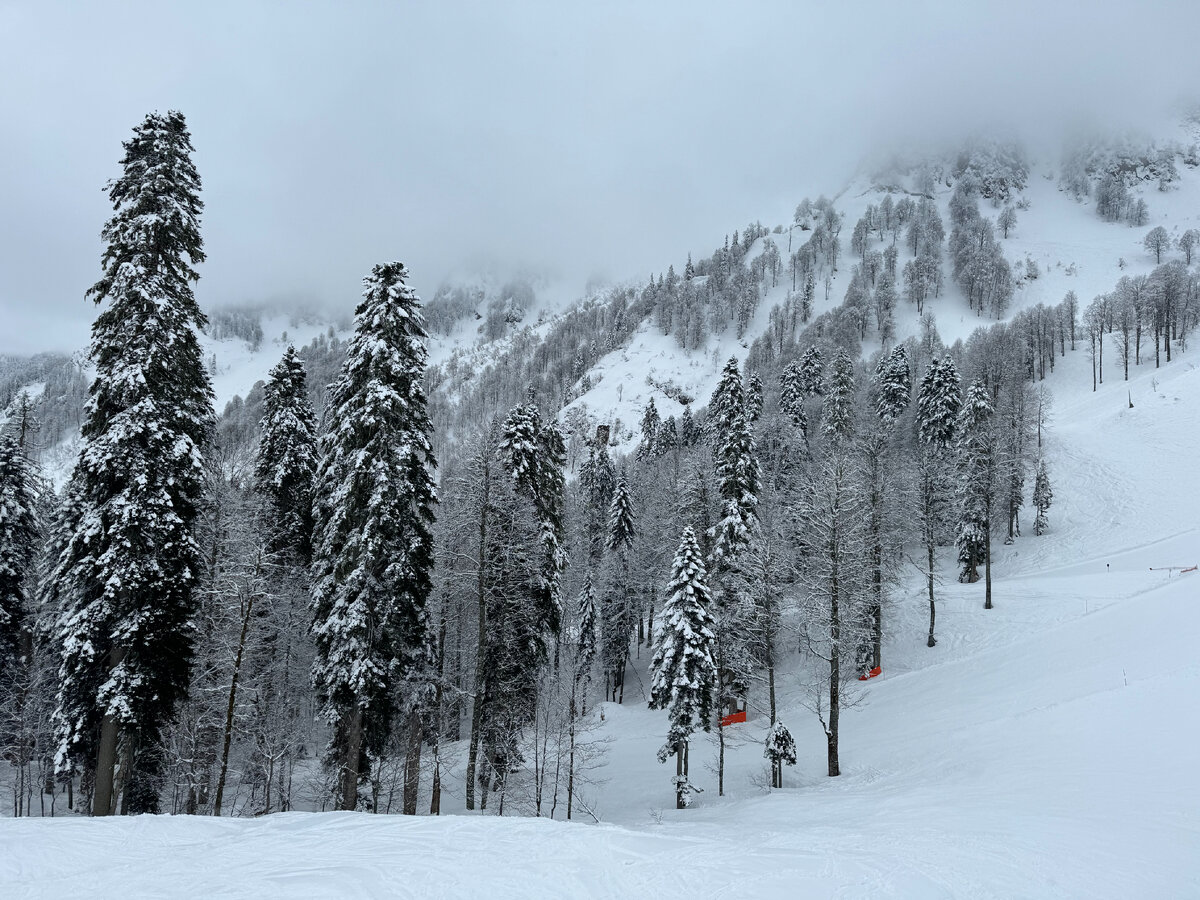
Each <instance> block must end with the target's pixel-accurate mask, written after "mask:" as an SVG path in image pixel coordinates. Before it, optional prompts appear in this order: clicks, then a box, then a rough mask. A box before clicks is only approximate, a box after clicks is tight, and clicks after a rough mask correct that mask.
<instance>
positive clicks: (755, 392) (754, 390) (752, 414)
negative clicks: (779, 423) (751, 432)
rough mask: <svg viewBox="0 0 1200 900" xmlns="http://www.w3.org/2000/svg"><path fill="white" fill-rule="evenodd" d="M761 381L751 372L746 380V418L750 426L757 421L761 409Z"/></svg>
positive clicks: (758, 376)
mask: <svg viewBox="0 0 1200 900" xmlns="http://www.w3.org/2000/svg"><path fill="white" fill-rule="evenodd" d="M763 394H764V388H763V380H762V376H760V375H759V374H758V373H757V372H751V373H750V377H749V378H747V379H746V417H747V418H748V419H749V420H750V422H751V424H753V423H754V422H757V421H758V417H759V416H760V415H762V409H763Z"/></svg>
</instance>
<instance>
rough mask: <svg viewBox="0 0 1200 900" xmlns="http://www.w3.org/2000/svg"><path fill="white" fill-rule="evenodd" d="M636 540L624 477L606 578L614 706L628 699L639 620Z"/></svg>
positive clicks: (607, 656)
mask: <svg viewBox="0 0 1200 900" xmlns="http://www.w3.org/2000/svg"><path fill="white" fill-rule="evenodd" d="M635 537H636V521H635V518H634V511H633V499H632V497H631V496H630V492H629V482H628V481H627V480H626V478H625V477H624V476H621V477H620V478H618V479H617V487H616V490H614V491H613V498H612V504H611V506H610V507H609V513H608V536H607V538H606V547H607V548H608V551H609V558H608V565H607V566H606V570H605V578H604V595H603V596H604V601H603V613H602V617H603V621H602V623H601V634H602V637H603V660H604V675H605V683H606V684H607V686H608V692H609V694H610V695H611V696H610V699H612V701H613V702H615V703H621V702H623V700H624V697H625V668H626V666H627V665H628V662H629V640H630V638H631V636H632V634H633V630H634V625H635V621H636V618H637V603H636V597H635V592H636V585H635V579H634V578H633V573H631V572H630V566H629V563H630V557H629V553H630V550H631V549H632V548H633V543H634V538H635Z"/></svg>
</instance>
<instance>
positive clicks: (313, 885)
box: [0, 352, 1200, 898]
mask: <svg viewBox="0 0 1200 900" xmlns="http://www.w3.org/2000/svg"><path fill="white" fill-rule="evenodd" d="M1087 374H1088V368H1087V361H1086V359H1085V358H1084V354H1083V353H1082V352H1076V353H1074V354H1068V356H1067V359H1066V363H1065V364H1064V365H1062V366H1061V367H1060V368H1059V370H1058V371H1057V372H1056V373H1055V374H1054V375H1053V376H1052V377H1051V379H1050V380H1049V382H1048V383H1049V384H1050V386H1051V388H1052V389H1053V390H1054V392H1055V396H1056V398H1057V404H1056V407H1055V410H1056V413H1055V430H1054V432H1053V437H1052V439H1051V443H1050V445H1049V447H1048V448H1047V456H1048V460H1049V463H1050V465H1051V466H1052V469H1053V471H1054V472H1055V476H1056V496H1057V497H1058V498H1059V501H1058V502H1057V503H1056V505H1055V507H1054V508H1053V509H1052V525H1051V527H1052V531H1051V534H1049V535H1047V536H1045V537H1042V538H1036V537H1032V536H1026V537H1022V538H1019V539H1018V540H1017V541H1016V542H1015V543H1014V544H1012V545H1011V546H1008V547H1004V548H1000V549H1001V552H1000V554H999V555H998V560H997V565H996V582H995V596H996V608H995V609H994V610H991V611H988V612H985V611H984V610H983V609H982V600H981V587H980V586H979V585H974V586H971V585H958V584H954V583H948V584H946V585H944V586H943V588H942V590H943V598H944V599H943V600H942V604H941V609H942V612H941V616H940V619H939V621H940V623H941V624H940V627H941V633H942V640H941V641H940V642H939V644H938V646H937V647H936V648H933V649H928V648H926V647H925V646H924V643H923V641H922V640H921V637H922V634H923V625H924V622H923V616H924V607H923V601H922V597H921V589H920V585H919V583H917V580H916V579H914V580H912V581H910V582H909V583H908V584H907V585H906V586H905V587H904V588H903V590H901V591H900V592H899V594H898V599H897V600H896V602H895V604H894V606H893V608H892V609H891V610H890V612H889V615H891V616H893V617H894V621H895V622H896V623H897V624H896V627H895V628H894V629H893V631H892V633H891V635H890V637H889V640H888V645H887V648H886V650H887V659H888V664H887V667H886V671H885V673H884V675H883V676H882V677H880V678H877V679H874V680H873V681H871V682H869V683H868V684H867V685H865V686H863V688H862V690H861V691H860V692H859V701H860V702H859V703H858V705H857V706H856V707H855V708H853V709H851V710H850V711H848V712H847V714H846V715H845V718H844V720H843V774H842V776H841V777H840V778H836V779H831V778H827V777H825V775H824V769H823V766H824V746H823V736H822V735H821V733H820V730H819V725H818V724H817V723H816V719H815V716H814V715H813V714H812V713H811V712H809V711H808V710H807V709H805V707H804V703H803V699H804V691H805V688H804V686H803V685H802V684H800V683H798V682H797V680H796V678H795V677H792V676H785V677H784V678H783V679H782V688H783V690H782V694H783V697H784V699H783V702H782V704H781V713H780V715H781V718H782V719H783V720H784V721H786V722H787V723H788V724H789V725H790V726H791V727H792V730H793V732H794V734H795V735H796V738H797V744H798V748H799V754H800V759H799V763H798V765H797V766H796V767H795V768H794V769H787V770H786V772H785V776H784V784H785V787H784V789H783V790H782V791H774V792H772V793H770V794H769V795H767V794H765V791H764V788H763V784H764V780H765V761H764V760H763V758H762V755H761V754H762V751H761V746H762V745H761V740H762V736H763V729H764V724H763V723H764V719H763V716H762V714H761V712H758V711H755V710H752V711H751V717H750V721H749V722H748V723H747V724H746V725H743V726H737V728H736V734H733V733H731V738H734V740H733V744H734V745H733V746H732V748H731V750H730V760H729V768H728V771H727V774H726V796H725V797H724V798H719V797H717V796H716V785H715V776H714V775H713V774H712V773H711V772H710V771H706V767H707V765H708V764H709V763H710V762H711V760H712V757H713V754H714V753H715V749H714V747H713V745H712V744H711V743H705V742H704V741H702V740H697V741H696V742H695V746H694V749H693V751H692V755H693V762H694V765H693V766H692V770H693V773H694V779H695V780H696V782H697V783H698V785H699V786H700V787H702V788H703V789H704V793H703V794H700V795H699V796H698V798H697V799H698V802H697V804H696V806H695V807H694V808H692V809H688V810H684V811H676V810H674V809H672V808H670V807H671V805H672V802H671V801H672V797H671V786H670V779H669V775H670V773H669V772H668V771H667V767H665V766H662V765H660V764H659V763H658V762H657V761H656V760H655V752H656V750H657V748H658V746H659V745H660V743H661V741H662V739H663V735H664V733H665V728H666V720H665V716H664V715H663V714H662V713H660V712H652V711H649V710H647V709H645V708H644V706H643V705H642V704H641V703H640V702H638V701H639V698H638V696H637V690H636V688H631V691H632V692H633V694H634V697H633V700H634V701H635V702H632V703H631V702H629V699H628V698H627V702H626V705H625V706H616V705H613V704H605V705H604V707H603V709H602V712H603V722H602V723H601V722H598V723H597V726H596V731H595V733H594V734H593V736H592V737H593V739H595V740H603V739H607V740H609V741H610V743H609V745H608V758H607V765H606V766H605V768H603V769H602V770H599V771H597V772H594V773H592V774H593V775H594V776H595V777H597V778H602V779H604V783H603V784H602V785H597V786H596V787H594V789H593V805H592V808H593V809H594V810H595V812H596V813H597V814H598V815H599V816H600V817H601V818H602V819H603V820H604V822H605V823H607V824H601V825H599V826H589V825H583V824H579V823H564V822H561V821H557V822H550V821H548V820H545V819H540V820H534V819H512V818H503V819H501V818H496V817H487V818H466V817H463V816H461V815H443V816H442V817H441V818H436V819H435V818H420V819H404V818H400V817H390V816H378V817H377V816H371V815H367V814H348V813H338V814H324V815H311V814H304V813H289V814H283V815H273V816H268V817H266V818H264V819H258V820H230V819H222V820H213V819H201V818H195V817H179V818H174V819H171V818H160V817H141V818H137V819H120V820H110V821H103V822H95V821H62V820H58V821H48V820H41V821H39V820H30V819H23V820H17V821H10V822H8V823H6V824H5V826H4V827H3V828H0V887H2V888H3V893H4V895H5V896H13V897H58V896H63V895H65V894H67V893H71V892H73V891H74V892H78V891H80V890H83V891H86V892H88V893H93V894H96V895H101V896H107V895H115V894H118V893H119V894H121V895H122V896H129V897H151V896H160V895H163V894H167V893H171V892H173V891H177V890H178V889H179V886H180V885H189V886H190V889H191V890H193V891H194V892H196V893H203V894H204V895H206V896H230V897H243V896H244V897H271V896H295V895H297V894H303V895H308V896H347V897H364V896H371V897H383V896H414V897H418V896H419V897H425V896H476V895H478V894H479V893H480V892H484V891H486V892H487V893H488V894H489V895H490V896H501V897H558V896H580V897H584V896H596V897H624V896H642V895H645V894H646V893H647V892H650V893H654V892H658V893H663V894H668V895H671V896H678V895H688V896H704V897H707V896H756V897H795V896H822V897H824V896H846V897H852V896H853V897H857V896H883V897H889V896H903V897H963V896H971V897H1013V896H1053V897H1081V898H1082V897H1088V898H1096V897H1112V898H1128V897H1184V896H1195V895H1197V894H1198V893H1200V872H1198V871H1197V868H1196V866H1195V859H1196V858H1197V853H1198V852H1200V820H1198V819H1197V817H1196V810H1197V808H1200V775H1198V774H1197V771H1196V767H1195V766H1194V763H1193V757H1194V753H1193V752H1192V748H1193V747H1194V746H1195V744H1196V742H1197V740H1200V725H1198V723H1200V699H1198V698H1200V665H1198V664H1197V662H1196V659H1195V651H1194V645H1195V641H1196V637H1197V635H1198V634H1200V605H1197V603H1196V596H1197V590H1198V586H1200V572H1190V573H1182V572H1180V571H1179V570H1178V569H1174V570H1172V569H1170V568H1168V567H1188V566H1194V565H1195V564H1196V563H1197V562H1200V532H1197V530H1196V516H1195V510H1196V509H1197V508H1198V506H1200V479H1198V478H1197V476H1196V474H1195V469H1194V465H1193V463H1192V454H1191V448H1194V447H1195V446H1196V445H1197V443H1198V442H1200V370H1198V369H1197V368H1196V366H1195V365H1194V364H1193V363H1192V361H1191V360H1190V359H1189V358H1188V357H1187V356H1183V357H1181V358H1180V359H1178V360H1176V361H1175V362H1173V363H1172V364H1171V365H1170V366H1168V367H1164V368H1162V369H1159V370H1157V371H1155V370H1152V369H1151V370H1144V371H1139V372H1138V373H1137V374H1135V375H1134V376H1133V377H1132V378H1131V380H1130V382H1129V383H1128V385H1126V383H1124V382H1114V383H1110V384H1107V385H1104V386H1102V387H1101V388H1100V390H1098V391H1096V392H1094V393H1093V392H1092V391H1091V389H1090V388H1091V385H1090V379H1089V378H1088V377H1086V376H1087ZM1127 391H1128V392H1130V393H1132V395H1133V397H1134V402H1135V405H1134V407H1133V408H1132V409H1130V408H1129V406H1128V400H1127V396H1128V395H1127ZM789 658H790V659H792V660H793V663H792V665H795V663H794V660H795V658H796V657H795V655H794V654H791V655H790V656H789ZM644 663H645V659H644V658H643V659H642V664H643V665H644ZM639 676H640V677H641V678H642V680H643V683H644V679H645V673H644V670H640V671H639ZM461 769H462V760H461V756H460V758H459V759H458V760H457V762H456V763H454V764H453V765H452V771H451V773H449V783H448V784H447V785H446V787H445V790H447V791H448V793H449V795H450V796H449V797H447V798H444V799H443V810H444V811H446V812H455V811H457V810H460V809H461V802H460V800H459V799H458V798H459V797H460V796H461ZM451 798H454V799H451ZM113 860H119V862H113ZM214 860H217V861H219V864H216V865H214Z"/></svg>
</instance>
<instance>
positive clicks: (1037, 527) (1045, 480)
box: [1033, 460, 1054, 535]
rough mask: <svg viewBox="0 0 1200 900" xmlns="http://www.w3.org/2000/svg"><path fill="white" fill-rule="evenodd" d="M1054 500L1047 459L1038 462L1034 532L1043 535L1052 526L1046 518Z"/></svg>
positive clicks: (1035, 485)
mask: <svg viewBox="0 0 1200 900" xmlns="http://www.w3.org/2000/svg"><path fill="white" fill-rule="evenodd" d="M1053 502H1054V489H1053V488H1051V487H1050V475H1049V474H1048V473H1047V472H1046V461H1045V460H1042V461H1041V462H1040V463H1038V471H1037V477H1036V478H1035V479H1034V482H1033V506H1034V508H1035V509H1036V510H1037V517H1036V518H1035V519H1034V520H1033V533H1034V534H1036V535H1043V534H1045V533H1046V529H1047V528H1049V527H1050V522H1049V520H1047V518H1046V510H1048V509H1049V508H1050V505H1051V504H1052V503H1053Z"/></svg>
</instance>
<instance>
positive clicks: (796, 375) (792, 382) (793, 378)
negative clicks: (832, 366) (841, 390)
mask: <svg viewBox="0 0 1200 900" xmlns="http://www.w3.org/2000/svg"><path fill="white" fill-rule="evenodd" d="M804 399H805V391H804V378H803V373H802V372H801V369H800V363H798V362H793V363H791V364H790V365H788V367H787V368H785V369H784V370H783V372H782V374H781V375H780V376H779V408H780V409H781V410H782V411H783V413H784V415H786V416H787V417H788V419H789V420H790V421H791V423H792V424H793V425H795V426H796V427H797V428H799V429H800V433H801V435H804V436H805V437H806V438H807V435H808V415H807V413H806V412H805V411H804Z"/></svg>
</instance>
